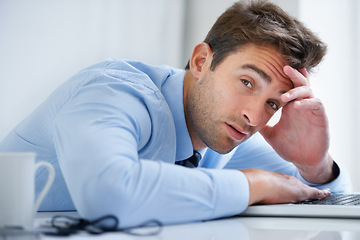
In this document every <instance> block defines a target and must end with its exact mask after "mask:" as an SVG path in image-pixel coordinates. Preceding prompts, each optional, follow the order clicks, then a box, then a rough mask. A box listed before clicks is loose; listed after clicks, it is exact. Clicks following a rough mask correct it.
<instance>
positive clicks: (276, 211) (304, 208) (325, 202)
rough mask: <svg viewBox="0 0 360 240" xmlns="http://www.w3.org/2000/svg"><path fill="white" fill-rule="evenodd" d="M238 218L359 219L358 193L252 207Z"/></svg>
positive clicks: (359, 202) (359, 199)
mask: <svg viewBox="0 0 360 240" xmlns="http://www.w3.org/2000/svg"><path fill="white" fill-rule="evenodd" d="M240 216H262V217H266V216H268V217H276V216H277V217H318V218H357V219H360V193H341V194H340V193H339V194H331V195H330V196H329V197H327V198H325V199H319V200H307V201H304V202H301V203H289V204H271V205H253V206H250V207H248V208H247V210H245V212H243V213H242V214H241V215H240Z"/></svg>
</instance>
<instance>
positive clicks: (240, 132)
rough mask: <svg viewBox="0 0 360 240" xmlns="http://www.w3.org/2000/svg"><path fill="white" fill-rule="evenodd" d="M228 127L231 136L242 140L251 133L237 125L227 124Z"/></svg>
mask: <svg viewBox="0 0 360 240" xmlns="http://www.w3.org/2000/svg"><path fill="white" fill-rule="evenodd" d="M226 127H227V130H228V132H229V134H230V136H231V137H232V138H233V139H235V140H237V141H242V140H243V139H244V138H245V137H246V136H247V135H248V134H249V133H250V132H249V131H246V130H244V129H241V128H240V127H237V126H235V125H230V124H226Z"/></svg>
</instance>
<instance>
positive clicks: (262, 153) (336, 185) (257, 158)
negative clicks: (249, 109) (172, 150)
mask: <svg viewBox="0 0 360 240" xmlns="http://www.w3.org/2000/svg"><path fill="white" fill-rule="evenodd" d="M335 164H336V165H337V166H339V175H338V176H337V178H336V179H335V180H333V181H332V182H330V183H327V184H313V183H310V182H308V181H306V180H305V179H304V178H303V177H302V176H301V174H300V172H299V170H298V169H297V168H296V167H295V165H294V164H292V163H290V162H287V161H285V160H284V159H282V158H281V157H280V156H279V155H278V154H277V153H276V152H275V151H274V150H273V148H272V147H271V146H270V145H269V144H268V143H267V142H266V141H265V140H264V138H263V137H262V136H261V134H260V133H256V134H254V136H252V137H251V138H250V139H249V140H248V141H246V142H244V143H242V144H241V145H240V146H239V147H238V149H237V150H236V152H235V153H234V155H233V157H232V158H231V159H230V161H229V162H228V163H227V165H226V166H225V167H224V168H225V169H247V168H258V169H262V170H266V171H271V172H281V173H284V174H288V175H293V176H295V177H297V178H298V179H299V180H300V181H302V182H303V183H305V184H307V185H309V186H312V187H317V188H319V189H323V188H330V189H331V191H332V192H348V191H351V182H350V179H349V176H348V174H347V172H346V170H345V168H344V167H342V166H341V165H340V164H339V163H335Z"/></svg>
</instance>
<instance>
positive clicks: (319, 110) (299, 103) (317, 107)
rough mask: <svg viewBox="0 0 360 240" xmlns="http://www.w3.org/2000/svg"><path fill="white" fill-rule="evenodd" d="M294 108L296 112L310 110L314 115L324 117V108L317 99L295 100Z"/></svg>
mask: <svg viewBox="0 0 360 240" xmlns="http://www.w3.org/2000/svg"><path fill="white" fill-rule="evenodd" d="M294 107H295V108H296V109H298V110H311V111H313V112H314V113H315V114H316V115H325V107H324V105H323V104H322V102H321V101H320V100H319V99H317V98H311V99H301V100H296V101H295V102H294Z"/></svg>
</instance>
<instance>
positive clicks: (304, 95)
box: [281, 66, 314, 106]
mask: <svg viewBox="0 0 360 240" xmlns="http://www.w3.org/2000/svg"><path fill="white" fill-rule="evenodd" d="M284 72H285V74H286V75H287V76H288V77H289V79H290V80H291V82H292V83H293V85H294V88H292V89H290V90H289V91H288V92H286V93H284V94H283V95H281V100H282V101H284V102H286V103H288V102H291V101H295V102H296V105H298V106H299V105H301V104H304V103H305V101H303V100H304V99H308V98H313V97H314V94H313V92H312V90H311V88H310V82H309V79H308V76H309V74H308V72H307V71H306V69H305V68H302V69H300V70H296V69H294V68H292V67H290V66H285V67H284Z"/></svg>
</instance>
